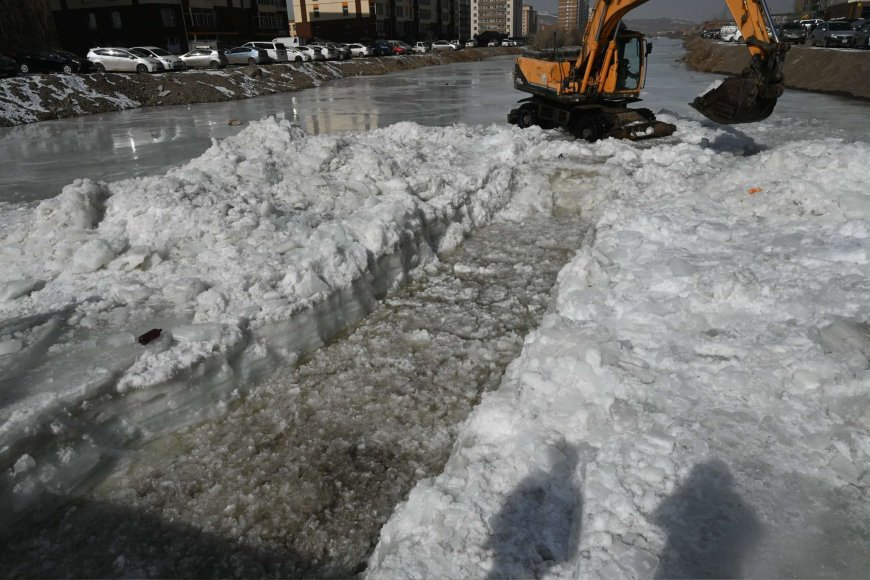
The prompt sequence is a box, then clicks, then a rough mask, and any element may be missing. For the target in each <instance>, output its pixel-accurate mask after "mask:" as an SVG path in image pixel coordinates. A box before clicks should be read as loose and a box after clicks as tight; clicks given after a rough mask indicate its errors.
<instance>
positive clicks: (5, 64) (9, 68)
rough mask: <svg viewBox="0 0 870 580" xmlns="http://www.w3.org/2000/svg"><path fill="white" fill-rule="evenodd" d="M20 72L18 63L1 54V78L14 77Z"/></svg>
mask: <svg viewBox="0 0 870 580" xmlns="http://www.w3.org/2000/svg"><path fill="white" fill-rule="evenodd" d="M16 74H18V63H17V62H15V61H14V60H13V59H11V58H9V57H8V56H3V55H2V54H0V78H5V77H14V76H15V75H16Z"/></svg>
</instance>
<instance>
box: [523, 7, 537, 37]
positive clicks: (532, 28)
mask: <svg viewBox="0 0 870 580" xmlns="http://www.w3.org/2000/svg"><path fill="white" fill-rule="evenodd" d="M537 31H538V11H537V10H535V9H534V8H533V7H532V6H529V5H528V4H523V22H522V24H521V25H520V35H521V36H524V37H525V36H531V35H533V34H534V33H536V32H537Z"/></svg>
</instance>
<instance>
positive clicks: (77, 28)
mask: <svg viewBox="0 0 870 580" xmlns="http://www.w3.org/2000/svg"><path fill="white" fill-rule="evenodd" d="M51 2H52V5H51V9H52V11H53V13H54V19H55V23H56V26H57V31H58V36H59V38H60V42H61V45H62V46H63V47H64V48H66V49H67V50H71V51H73V52H76V53H78V54H85V53H86V52H87V50H88V49H89V48H91V47H93V46H136V45H151V46H159V47H161V48H165V49H167V50H168V51H170V52H174V53H179V52H184V51H186V50H188V48H189V47H190V46H193V45H205V44H208V45H211V46H218V47H229V46H235V45H237V44H241V43H244V42H247V41H249V40H270V39H272V38H275V37H276V36H286V35H287V30H288V27H287V1H286V0H51Z"/></svg>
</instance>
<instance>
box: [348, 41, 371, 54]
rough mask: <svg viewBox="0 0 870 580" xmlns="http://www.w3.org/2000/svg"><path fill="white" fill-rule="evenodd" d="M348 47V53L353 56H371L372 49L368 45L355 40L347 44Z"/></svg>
mask: <svg viewBox="0 0 870 580" xmlns="http://www.w3.org/2000/svg"><path fill="white" fill-rule="evenodd" d="M347 46H348V47H349V48H350V53H351V54H352V55H353V56H371V54H372V49H371V47H370V46H366V45H365V44H360V43H358V42H355V43H353V44H348V45H347Z"/></svg>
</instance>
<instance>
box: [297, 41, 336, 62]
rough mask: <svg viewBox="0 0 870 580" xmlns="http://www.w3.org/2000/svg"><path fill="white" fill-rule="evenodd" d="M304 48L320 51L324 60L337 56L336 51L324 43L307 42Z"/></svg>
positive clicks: (334, 58) (333, 58)
mask: <svg viewBox="0 0 870 580" xmlns="http://www.w3.org/2000/svg"><path fill="white" fill-rule="evenodd" d="M305 48H310V49H311V50H313V51H315V52H317V51H320V54H322V55H323V58H324V59H325V60H336V59H337V58H338V51H337V50H336V49H334V48H330V47H329V46H327V45H324V44H309V45H308V46H306V47H305Z"/></svg>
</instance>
